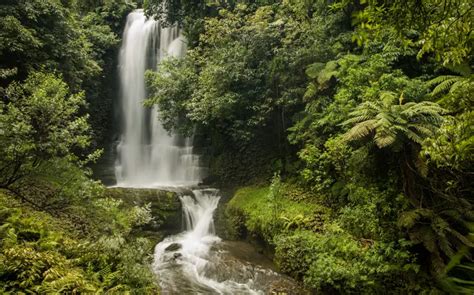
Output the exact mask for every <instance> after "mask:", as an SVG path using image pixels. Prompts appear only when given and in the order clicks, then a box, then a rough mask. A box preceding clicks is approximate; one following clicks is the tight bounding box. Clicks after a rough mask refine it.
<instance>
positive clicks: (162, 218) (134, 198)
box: [105, 187, 182, 234]
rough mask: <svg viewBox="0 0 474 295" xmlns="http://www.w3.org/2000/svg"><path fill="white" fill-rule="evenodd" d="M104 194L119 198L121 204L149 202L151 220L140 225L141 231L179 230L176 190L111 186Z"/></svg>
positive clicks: (142, 204)
mask: <svg viewBox="0 0 474 295" xmlns="http://www.w3.org/2000/svg"><path fill="white" fill-rule="evenodd" d="M105 195H106V196H107V197H110V198H114V199H120V200H122V201H123V204H122V205H123V206H124V207H125V208H127V207H133V206H144V205H147V204H150V210H151V216H152V217H153V218H152V220H151V221H150V222H149V223H147V224H145V225H143V226H141V228H140V229H141V230H143V231H155V232H156V231H161V232H164V233H165V234H175V233H178V232H180V231H181V229H182V225H181V202H180V200H179V194H178V192H176V191H171V190H164V189H153V188H122V187H111V188H108V189H107V190H106V193H105Z"/></svg>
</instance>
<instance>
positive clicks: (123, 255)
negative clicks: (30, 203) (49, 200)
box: [0, 192, 157, 294]
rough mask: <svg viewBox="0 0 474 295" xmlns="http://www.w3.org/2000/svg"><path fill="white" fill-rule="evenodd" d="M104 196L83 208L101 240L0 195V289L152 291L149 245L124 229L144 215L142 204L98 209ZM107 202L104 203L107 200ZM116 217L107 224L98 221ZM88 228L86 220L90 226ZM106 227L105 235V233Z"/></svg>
mask: <svg viewBox="0 0 474 295" xmlns="http://www.w3.org/2000/svg"><path fill="white" fill-rule="evenodd" d="M104 202H107V200H101V199H99V200H97V201H96V202H95V203H96V204H90V205H89V206H88V208H87V209H88V210H89V211H93V212H95V215H96V216H102V215H103V216H106V215H109V216H110V219H109V220H104V219H102V218H92V217H91V215H89V216H87V217H84V216H82V217H78V216H76V217H75V218H74V221H75V222H77V221H79V220H80V218H86V219H87V220H88V221H89V222H90V223H96V224H95V225H93V226H94V227H95V231H100V236H101V238H99V239H97V240H94V239H93V236H83V235H82V234H79V232H78V231H77V230H76V229H75V228H74V225H75V224H74V225H70V223H71V221H72V220H69V218H71V217H70V216H69V217H62V218H58V217H52V216H51V215H49V214H47V213H44V212H40V211H35V210H32V209H31V208H28V207H27V206H24V205H20V204H18V203H17V202H16V201H14V200H13V199H12V198H11V197H10V196H7V195H4V194H3V192H2V193H0V238H1V243H0V290H2V291H3V292H12V293H17V292H24V293H25V292H26V293H28V292H32V293H91V292H92V293H114V292H131V293H134V294H144V293H146V294H151V293H156V291H157V287H156V285H155V280H154V277H153V275H152V273H151V271H150V269H149V263H150V261H149V256H148V253H149V251H150V250H151V248H152V246H153V245H151V244H150V242H149V241H148V240H146V239H143V238H138V239H136V238H133V237H132V236H129V235H128V232H129V230H130V227H132V226H136V225H138V224H140V223H141V222H143V221H145V220H148V219H149V218H150V216H149V213H147V212H148V211H147V209H146V208H131V209H132V210H128V209H127V210H123V209H122V210H118V209H117V208H113V206H109V207H104V206H103V203H104ZM109 204H110V202H109ZM115 220H122V223H125V224H127V226H128V227H129V229H128V231H127V232H124V231H123V229H122V228H123V226H122V225H120V224H112V225H109V226H108V227H107V228H104V227H103V224H105V223H103V222H110V221H115ZM90 226H92V224H91V225H90ZM108 230H110V231H111V233H110V232H109V233H108V232H107V231H108Z"/></svg>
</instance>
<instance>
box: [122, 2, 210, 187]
mask: <svg viewBox="0 0 474 295" xmlns="http://www.w3.org/2000/svg"><path fill="white" fill-rule="evenodd" d="M185 51H186V43H185V39H184V38H183V37H182V36H181V35H180V34H179V30H178V28H177V27H171V28H161V27H160V24H159V22H157V21H154V20H152V19H147V18H146V17H145V15H144V14H143V11H141V10H136V11H134V12H132V13H130V14H129V15H128V17H127V24H126V27H125V31H124V35H123V44H122V48H121V50H120V57H119V65H120V85H121V113H122V123H123V124H122V134H121V139H120V143H119V144H118V146H117V153H118V157H117V161H116V165H115V176H116V179H117V185H118V186H124V187H156V186H176V185H194V184H197V183H198V182H199V181H200V180H201V179H202V175H201V174H202V173H201V171H202V170H201V168H200V167H199V164H200V159H199V156H198V155H195V154H193V146H192V139H189V138H188V139H183V138H180V137H178V136H176V135H170V134H168V132H166V130H164V128H163V126H162V124H161V122H160V121H159V120H158V114H157V109H156V108H155V109H152V110H150V109H147V108H145V107H144V106H143V102H144V100H145V99H146V96H147V93H146V88H145V79H144V73H145V71H146V70H147V69H153V68H155V67H156V66H159V62H160V61H161V60H163V59H164V58H167V57H168V56H173V57H177V58H179V57H182V56H183V55H184V53H185Z"/></svg>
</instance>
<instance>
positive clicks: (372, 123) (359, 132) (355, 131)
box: [344, 120, 377, 141]
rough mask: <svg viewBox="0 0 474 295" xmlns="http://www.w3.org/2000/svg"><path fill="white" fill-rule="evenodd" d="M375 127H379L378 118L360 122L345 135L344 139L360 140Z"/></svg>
mask: <svg viewBox="0 0 474 295" xmlns="http://www.w3.org/2000/svg"><path fill="white" fill-rule="evenodd" d="M375 128H377V121H376V120H367V121H364V122H360V123H358V124H357V125H355V126H354V127H352V128H351V129H350V130H349V131H348V132H347V133H346V134H345V135H344V139H345V140H347V141H351V140H358V139H361V138H364V137H366V136H368V135H369V134H370V133H372V132H373V131H374V130H375Z"/></svg>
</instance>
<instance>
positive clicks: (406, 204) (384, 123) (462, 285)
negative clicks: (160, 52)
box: [0, 0, 474, 294]
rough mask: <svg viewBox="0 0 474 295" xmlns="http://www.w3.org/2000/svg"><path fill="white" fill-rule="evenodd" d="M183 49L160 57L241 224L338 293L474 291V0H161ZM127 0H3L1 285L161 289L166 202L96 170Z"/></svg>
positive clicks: (175, 124) (161, 82)
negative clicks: (155, 219) (113, 182)
mask: <svg viewBox="0 0 474 295" xmlns="http://www.w3.org/2000/svg"><path fill="white" fill-rule="evenodd" d="M134 2H135V3H139V4H140V3H141V2H144V3H143V6H144V8H145V9H146V13H147V14H148V15H150V16H151V15H154V17H156V18H159V19H160V20H161V21H162V22H163V23H167V24H174V23H178V24H179V25H180V26H181V27H182V28H183V29H184V33H185V35H186V37H187V39H188V42H189V51H188V53H187V55H186V57H184V58H182V59H172V58H170V59H167V60H166V61H165V62H164V63H163V64H162V65H160V67H159V69H158V71H157V72H150V73H147V81H148V86H149V89H150V97H149V99H148V100H147V102H146V105H148V106H152V105H158V106H159V109H160V112H159V116H160V118H161V119H162V121H163V122H164V125H165V127H166V128H168V129H169V130H174V131H176V132H180V133H183V134H190V133H192V132H194V133H195V139H196V143H197V144H199V145H200V147H201V148H202V149H201V150H202V151H203V152H206V153H207V154H208V156H209V159H210V163H209V165H210V177H209V178H208V179H206V181H207V182H208V183H212V184H216V185H220V186H228V187H233V188H237V191H236V193H235V196H234V197H233V198H232V200H231V201H230V202H229V203H228V204H227V206H226V210H225V215H226V227H227V231H226V233H225V234H226V236H227V237H228V238H236V239H241V238H247V239H249V240H253V241H258V242H259V243H261V244H263V245H264V246H265V247H266V250H268V252H270V255H273V257H274V261H275V262H276V263H277V265H278V267H279V268H280V270H281V271H282V272H284V273H287V274H289V275H291V276H293V277H294V278H296V279H298V280H301V281H302V282H303V283H304V284H305V286H306V287H308V288H309V289H311V290H315V291H319V292H320V293H322V294H325V293H329V294H332V293H363V294H378V293H383V292H388V293H394V294H414V293H416V294H418V293H425V294H428V293H430V294H431V293H432V294H439V293H451V294H472V293H473V292H474V290H473V289H474V288H473V286H474V283H473V281H474V263H473V261H472V259H473V257H472V255H473V250H472V249H473V247H474V212H473V199H472V192H473V187H472V186H473V183H474V181H473V180H474V179H473V171H472V167H473V164H474V163H473V162H474V158H473V152H474V137H473V127H472V126H473V119H474V114H473V112H472V104H473V91H474V81H473V74H472V70H473V69H472V66H473V52H472V48H473V41H474V35H473V32H472V29H473V20H474V15H473V14H474V3H473V2H472V1H469V0H407V1H395V0H378V1H375V0H358V1H349V0H331V1H330V0H254V1H250V0H247V1H244V0H242V1H233V0H219V1H210V0H198V1H191V0H169V1H163V0H145V1H134ZM135 6H136V5H135V4H131V3H130V1H126V0H87V1H86V0H3V1H2V2H1V4H0V25H1V28H2V29H1V30H0V96H1V99H0V293H7V294H8V293H9V294H17V293H107V292H108V293H114V294H119V293H120V294H121V293H128V292H130V293H136V294H147V293H156V292H158V291H157V286H156V283H155V279H154V278H153V275H152V273H151V271H150V267H149V264H150V257H149V254H150V253H151V251H152V246H153V244H152V243H151V242H150V240H149V239H147V238H143V237H138V236H137V235H136V234H135V232H134V229H136V228H137V226H140V225H143V224H146V223H148V222H150V218H151V210H153V208H151V209H150V207H149V206H146V205H145V206H141V205H140V206H138V205H134V204H132V203H130V202H129V203H127V202H123V201H121V200H119V198H114V197H111V196H110V195H108V194H107V193H105V189H104V187H103V186H102V185H101V184H100V183H98V182H96V181H93V180H91V172H90V169H89V168H88V167H89V165H90V163H92V162H93V161H95V160H96V159H98V158H99V157H100V154H101V151H100V149H99V150H98V149H97V148H98V147H101V146H103V144H104V141H106V140H107V135H108V134H111V133H112V132H110V131H111V129H113V126H112V124H111V118H112V117H113V109H112V98H113V97H114V95H115V94H116V92H115V90H114V89H116V87H115V85H114V78H115V77H114V76H115V74H114V69H115V67H116V64H115V63H116V55H117V48H118V44H119V41H120V40H119V35H120V33H121V31H122V29H123V24H124V17H125V15H126V14H127V13H128V12H129V11H131V9H133V8H134V7H135Z"/></svg>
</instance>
